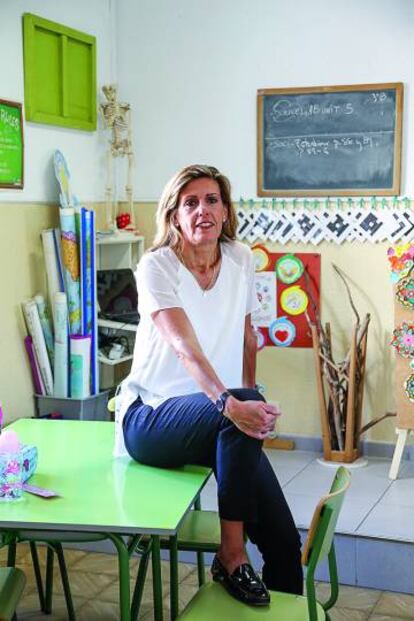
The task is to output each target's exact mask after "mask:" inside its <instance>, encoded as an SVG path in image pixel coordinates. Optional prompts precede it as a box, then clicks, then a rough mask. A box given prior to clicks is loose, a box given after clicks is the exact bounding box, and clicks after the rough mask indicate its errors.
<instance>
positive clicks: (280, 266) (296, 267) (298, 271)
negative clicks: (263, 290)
mask: <svg viewBox="0 0 414 621" xmlns="http://www.w3.org/2000/svg"><path fill="white" fill-rule="evenodd" d="M276 274H277V277H278V279H279V280H280V281H282V282H284V283H285V284H286V285H290V284H292V283H293V282H295V281H296V280H298V278H300V277H301V276H302V274H303V263H302V261H301V260H300V259H298V257H295V255H294V254H285V255H284V256H283V257H281V258H280V259H279V260H278V261H277V263H276Z"/></svg>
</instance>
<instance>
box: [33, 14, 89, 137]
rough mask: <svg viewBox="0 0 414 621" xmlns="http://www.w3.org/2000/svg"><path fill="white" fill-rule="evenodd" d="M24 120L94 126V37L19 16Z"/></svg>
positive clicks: (39, 19) (74, 125)
mask: <svg viewBox="0 0 414 621" xmlns="http://www.w3.org/2000/svg"><path fill="white" fill-rule="evenodd" d="M23 42H24V90H25V94H24V102H25V115H26V120H27V121H33V122H34V123H47V124H50V125H61V126H63V127H73V128H76V129H84V130H89V131H94V130H95V129H96V38H95V37H93V36H92V35H88V34H86V33H84V32H80V31H78V30H73V29H72V28H68V27H67V26H63V25H62V24H58V23H56V22H51V21H49V20H47V19H43V18H42V17H38V16H37V15H32V14H31V13H25V14H24V15H23Z"/></svg>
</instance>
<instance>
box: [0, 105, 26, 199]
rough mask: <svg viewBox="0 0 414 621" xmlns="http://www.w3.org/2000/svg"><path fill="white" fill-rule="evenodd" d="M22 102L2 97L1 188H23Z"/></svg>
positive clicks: (0, 114)
mask: <svg viewBox="0 0 414 621" xmlns="http://www.w3.org/2000/svg"><path fill="white" fill-rule="evenodd" d="M23 161H24V159H23V117H22V104H20V103H16V102H14V101H7V100H5V99H0V188H15V189H21V188H23V183H24V164H23Z"/></svg>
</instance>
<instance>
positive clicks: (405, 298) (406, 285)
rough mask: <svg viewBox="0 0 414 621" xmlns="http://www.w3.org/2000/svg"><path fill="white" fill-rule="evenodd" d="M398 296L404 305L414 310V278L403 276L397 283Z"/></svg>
mask: <svg viewBox="0 0 414 621" xmlns="http://www.w3.org/2000/svg"><path fill="white" fill-rule="evenodd" d="M395 295H396V298H397V300H398V301H399V303H400V304H402V306H405V307H406V308H409V309H410V310H414V278H413V277H409V278H403V279H402V280H400V281H399V282H398V284H397V288H396V293H395Z"/></svg>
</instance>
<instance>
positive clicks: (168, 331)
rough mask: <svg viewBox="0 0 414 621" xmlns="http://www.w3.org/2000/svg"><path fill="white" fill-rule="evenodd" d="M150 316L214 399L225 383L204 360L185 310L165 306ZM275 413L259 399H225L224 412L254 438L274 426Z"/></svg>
mask: <svg viewBox="0 0 414 621" xmlns="http://www.w3.org/2000/svg"><path fill="white" fill-rule="evenodd" d="M152 319H153V321H154V324H155V326H156V328H157V329H158V330H159V331H160V333H161V335H162V336H163V338H164V339H165V340H166V341H167V343H168V344H169V345H170V346H171V347H172V348H173V350H174V351H175V353H176V355H177V358H178V359H179V360H180V361H181V363H182V364H183V365H184V367H185V368H186V369H187V371H188V373H189V374H190V375H191V377H192V378H193V379H194V380H195V381H196V383H197V384H198V386H199V387H200V389H201V390H202V392H204V393H205V394H206V395H207V396H208V397H209V398H210V399H211V400H212V401H216V400H217V399H218V397H219V396H220V395H221V394H222V393H223V392H224V391H225V390H226V388H227V387H226V386H225V385H224V384H223V382H222V381H221V380H220V378H219V377H218V376H217V374H216V372H215V371H214V369H213V367H212V366H211V364H210V363H209V361H208V360H207V358H206V356H205V354H204V352H203V350H202V349H201V346H200V343H199V341H198V339H197V335H196V334H195V332H194V329H193V327H192V325H191V322H190V320H189V319H188V317H187V315H186V313H185V312H184V310H183V309H182V308H168V309H164V310H160V311H156V312H155V313H153V314H152ZM278 414H279V412H278V410H277V409H276V408H275V407H274V406H271V405H268V404H267V403H263V402H262V401H239V400H238V399H236V398H235V397H233V396H231V397H229V398H228V399H227V402H226V410H225V415H226V416H228V417H229V418H230V419H231V420H232V421H233V422H234V424H235V425H237V427H239V429H241V431H243V432H244V433H246V434H247V435H250V436H252V437H254V438H259V439H263V438H264V437H265V436H266V434H267V433H268V431H270V430H271V429H273V427H274V423H275V419H276V416H277V415H278Z"/></svg>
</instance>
